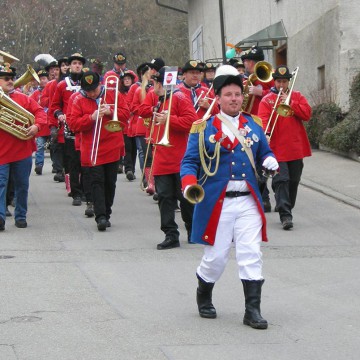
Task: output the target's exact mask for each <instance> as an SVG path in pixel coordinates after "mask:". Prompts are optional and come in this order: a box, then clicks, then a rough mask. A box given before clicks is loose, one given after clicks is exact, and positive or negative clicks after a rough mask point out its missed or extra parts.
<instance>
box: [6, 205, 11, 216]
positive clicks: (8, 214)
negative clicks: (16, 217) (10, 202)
mask: <svg viewBox="0 0 360 360" xmlns="http://www.w3.org/2000/svg"><path fill="white" fill-rule="evenodd" d="M6 216H12V213H11V212H10V211H9V208H8V207H6Z"/></svg>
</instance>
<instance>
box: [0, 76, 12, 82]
mask: <svg viewBox="0 0 360 360" xmlns="http://www.w3.org/2000/svg"><path fill="white" fill-rule="evenodd" d="M0 80H4V81H10V80H11V81H14V77H13V76H4V77H0Z"/></svg>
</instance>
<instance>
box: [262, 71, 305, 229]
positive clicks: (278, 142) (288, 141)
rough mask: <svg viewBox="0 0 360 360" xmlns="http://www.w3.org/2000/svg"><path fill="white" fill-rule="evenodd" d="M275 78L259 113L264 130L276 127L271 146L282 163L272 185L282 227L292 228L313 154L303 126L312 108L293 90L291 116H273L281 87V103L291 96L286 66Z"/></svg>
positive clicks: (276, 73) (275, 114)
mask: <svg viewBox="0 0 360 360" xmlns="http://www.w3.org/2000/svg"><path fill="white" fill-rule="evenodd" d="M273 78H274V80H275V87H273V88H271V91H270V93H269V94H268V95H266V96H265V97H264V98H263V99H262V100H261V102H260V106H259V113H258V115H259V116H260V117H261V119H262V121H263V128H264V130H266V129H267V125H268V122H269V121H270V125H269V127H268V131H267V132H268V133H270V132H271V130H272V129H273V127H274V131H273V134H272V137H271V139H270V147H271V149H272V151H273V152H274V154H275V156H276V159H277V160H278V162H279V166H280V173H279V174H278V175H276V176H274V178H273V181H272V187H273V190H274V191H275V200H276V208H277V210H278V211H279V215H280V221H281V223H282V226H283V229H284V230H289V229H291V228H292V227H293V221H292V219H293V216H292V213H291V210H292V209H293V208H294V206H295V201H296V195H297V189H298V186H299V182H300V178H301V173H302V170H303V166H304V163H303V158H304V157H306V156H311V148H310V143H309V139H308V137H307V134H306V130H305V127H304V122H305V121H309V120H310V117H311V107H310V105H309V103H308V102H307V100H306V98H305V97H304V96H303V95H302V94H301V93H300V92H299V91H293V92H292V93H291V95H290V96H291V99H290V107H291V114H290V116H287V117H283V116H280V115H279V116H278V115H277V113H276V112H274V114H273V117H272V118H271V119H270V116H271V113H272V110H273V107H274V104H275V102H276V99H277V96H278V94H279V91H280V89H282V95H280V99H279V104H281V103H284V102H285V100H286V99H287V97H288V92H289V80H290V79H291V78H292V74H291V73H290V72H289V69H288V68H287V67H286V66H284V65H281V66H279V67H277V68H276V71H275V72H274V74H273ZM276 118H277V121H276V125H275V120H276ZM267 135H268V134H267Z"/></svg>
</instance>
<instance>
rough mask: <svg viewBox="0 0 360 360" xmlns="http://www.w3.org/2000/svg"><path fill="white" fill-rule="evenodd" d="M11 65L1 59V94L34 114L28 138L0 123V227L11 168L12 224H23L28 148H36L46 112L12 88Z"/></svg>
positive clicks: (25, 223) (1, 228)
mask: <svg viewBox="0 0 360 360" xmlns="http://www.w3.org/2000/svg"><path fill="white" fill-rule="evenodd" d="M15 75H16V73H15V69H14V68H13V67H10V65H9V64H7V63H5V64H3V65H0V88H1V89H2V91H3V92H4V95H6V96H8V97H9V98H10V99H11V100H13V101H14V102H16V103H17V104H18V105H20V106H21V107H22V108H24V109H25V110H27V111H28V112H30V113H31V114H33V115H34V116H35V123H34V124H33V125H31V126H29V127H28V129H27V135H28V137H29V139H28V140H22V139H19V138H18V137H16V136H15V135H13V133H11V131H10V132H8V131H5V130H3V128H2V126H1V127H0V139H1V146H0V230H5V218H6V205H5V204H6V188H7V185H8V181H9V172H10V171H11V172H12V175H13V181H14V190H15V193H16V205H15V212H14V216H15V226H16V227H18V228H26V227H27V222H26V215H27V202H28V191H29V177H30V172H31V165H32V158H31V155H32V152H33V151H35V150H36V145H35V140H34V136H35V135H36V134H37V133H38V131H39V130H41V129H42V128H43V127H44V126H46V114H45V112H44V110H43V108H42V107H41V106H40V105H39V104H38V103H37V102H36V101H35V100H33V99H30V98H29V97H28V96H26V95H25V94H22V93H20V92H19V91H16V90H15V89H14V77H15ZM15 123H16V122H15Z"/></svg>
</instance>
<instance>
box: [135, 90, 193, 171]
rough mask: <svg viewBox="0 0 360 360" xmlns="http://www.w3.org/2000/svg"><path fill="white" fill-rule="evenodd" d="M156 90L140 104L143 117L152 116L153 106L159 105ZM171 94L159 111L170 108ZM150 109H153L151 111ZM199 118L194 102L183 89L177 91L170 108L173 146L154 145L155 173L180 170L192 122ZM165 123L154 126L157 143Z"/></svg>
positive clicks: (170, 133)
mask: <svg viewBox="0 0 360 360" xmlns="http://www.w3.org/2000/svg"><path fill="white" fill-rule="evenodd" d="M154 95H155V94H154V92H149V93H148V95H147V96H146V98H145V100H144V102H143V103H142V104H141V105H140V108H139V113H140V114H141V115H142V116H143V117H152V116H153V113H152V108H153V107H154V106H156V105H157V102H158V100H157V97H156V95H155V96H154ZM168 106H169V96H168V97H167V99H166V103H165V104H164V103H162V104H161V106H160V109H159V110H158V112H161V111H162V110H164V109H165V110H166V109H168ZM146 109H148V110H147V112H146ZM149 109H151V110H150V111H149ZM197 119H198V116H197V114H196V112H195V110H194V107H193V104H192V103H191V102H190V101H189V100H188V99H187V98H186V97H185V95H184V94H183V93H182V92H181V91H175V92H174V93H173V97H172V105H171V109H170V129H169V142H170V144H171V146H169V147H166V146H161V145H156V144H155V145H154V146H155V148H154V150H153V174H154V175H167V174H175V173H179V172H180V164H181V160H182V158H183V157H184V154H185V150H186V145H187V141H188V137H189V132H190V129H191V126H192V123H193V122H194V121H196V120H197ZM164 129H165V125H155V126H154V137H153V139H155V143H156V142H158V141H160V140H161V139H162V137H163V135H164Z"/></svg>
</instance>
